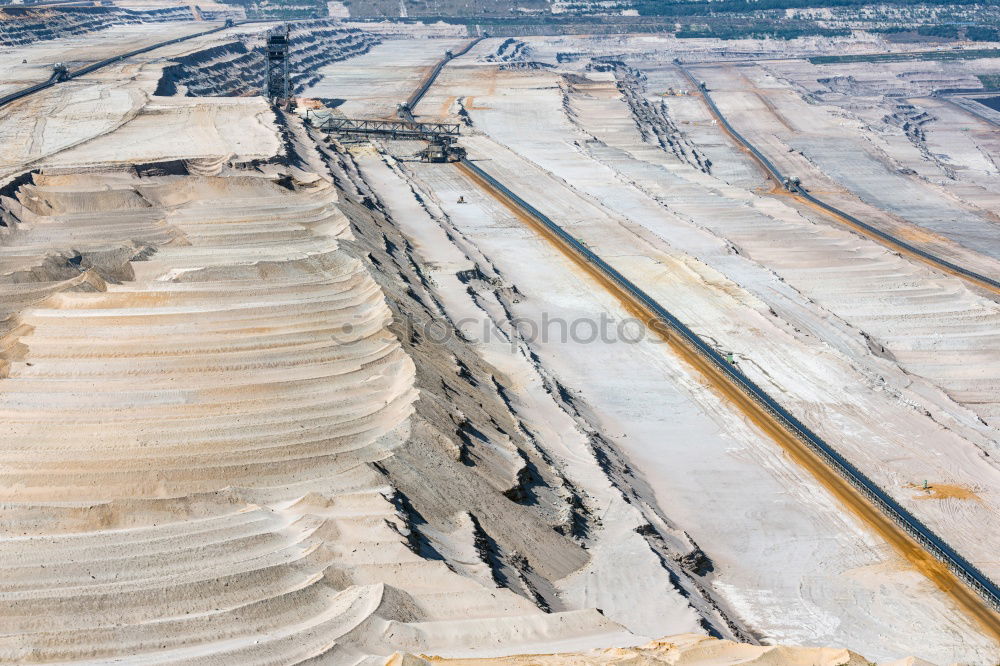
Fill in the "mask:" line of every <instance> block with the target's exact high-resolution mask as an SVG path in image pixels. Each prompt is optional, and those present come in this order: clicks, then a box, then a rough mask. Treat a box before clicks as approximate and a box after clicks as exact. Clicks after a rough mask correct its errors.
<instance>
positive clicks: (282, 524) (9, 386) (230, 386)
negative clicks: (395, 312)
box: [0, 163, 631, 663]
mask: <svg viewBox="0 0 1000 666" xmlns="http://www.w3.org/2000/svg"><path fill="white" fill-rule="evenodd" d="M196 166H200V169H201V170H202V171H209V170H212V169H211V167H212V165H210V164H204V163H203V164H201V165H195V164H191V165H189V168H188V173H187V174H186V175H175V176H157V177H146V178H142V177H138V176H136V175H135V173H134V172H126V171H117V172H110V171H105V172H91V173H86V174H79V173H42V174H38V175H36V176H35V177H34V179H33V182H32V183H30V184H25V185H23V186H22V187H20V188H19V189H18V190H17V193H16V196H15V197H14V198H5V199H4V201H3V204H4V207H5V208H6V210H7V211H8V212H7V215H8V220H9V221H11V223H12V224H11V227H8V233H7V234H6V235H5V237H4V239H3V246H2V250H0V254H2V265H3V266H4V267H5V272H4V275H3V282H2V288H3V292H4V296H5V298H4V303H5V304H8V305H7V306H6V308H7V309H6V311H5V312H4V313H3V314H4V317H5V318H4V329H3V340H4V354H3V355H4V358H5V363H4V366H3V378H2V379H0V382H2V384H3V391H2V393H0V418H2V420H3V422H4V424H5V437H4V444H3V447H2V451H0V455H2V458H3V464H2V473H0V478H2V483H0V486H2V488H3V491H2V500H3V508H2V510H0V524H2V526H3V535H4V536H3V538H2V539H0V553H2V558H0V562H2V565H0V566H2V567H3V569H4V572H3V576H2V579H3V583H2V584H0V599H2V601H3V608H4V610H3V612H2V614H3V622H2V625H3V630H2V632H0V655H2V659H3V660H5V661H8V660H9V661H21V660H26V659H30V660H66V659H80V658H89V659H107V658H111V657H113V656H121V655H137V654H142V655H143V656H144V659H146V660H147V661H151V662H167V661H169V662H180V661H190V660H194V661H198V660H202V659H207V658H211V659H212V660H213V663H230V662H231V663H256V662H258V661H262V660H263V661H267V660H277V661H281V662H290V661H298V660H302V659H306V658H309V657H314V656H317V655H320V654H324V655H327V656H329V657H337V658H342V659H345V660H351V661H355V660H364V659H366V658H367V656H371V655H379V654H382V655H386V654H388V653H389V652H391V651H392V650H393V649H407V650H421V651H423V650H428V649H437V650H445V651H448V650H451V651H452V652H454V648H455V646H458V647H459V648H463V647H467V646H483V645H494V646H495V645H497V644H501V645H504V646H510V645H518V644H521V645H524V646H525V647H526V648H529V649H530V647H532V646H533V645H536V644H544V643H545V641H546V640H552V639H553V638H554V637H558V638H562V639H565V638H568V637H574V636H589V640H590V641H591V644H593V643H592V641H593V639H594V637H600V639H601V640H602V641H609V640H617V641H618V642H621V641H625V642H626V643H627V642H629V641H630V640H631V639H630V638H629V637H628V634H626V633H625V632H623V631H621V630H620V629H619V628H618V627H617V626H616V625H614V624H613V623H610V622H608V621H607V620H605V619H604V618H603V617H602V616H601V615H600V614H598V613H596V612H594V611H578V612H576V613H574V614H571V615H570V616H568V617H567V616H565V615H559V614H556V615H546V614H544V613H542V611H541V610H540V609H539V608H538V606H537V605H535V604H533V603H531V602H529V601H528V600H526V599H524V598H523V597H520V596H518V595H516V594H514V593H512V592H510V591H508V590H506V589H503V588H500V587H498V586H497V585H496V584H495V583H493V581H492V580H490V579H489V578H488V577H487V580H488V581H489V584H486V585H484V584H482V582H480V581H477V580H475V579H474V578H472V577H465V576H460V575H458V574H457V573H455V572H454V571H453V570H452V569H450V568H449V566H447V565H446V564H445V562H444V561H442V558H441V557H437V558H431V557H426V556H424V557H422V556H421V554H420V553H419V545H415V544H414V543H411V542H410V541H409V540H408V538H407V535H408V534H410V533H411V532H410V526H409V523H410V522H411V521H412V520H413V517H412V515H410V513H408V512H412V511H413V508H412V507H411V506H410V505H408V503H407V500H406V498H404V497H402V496H401V495H399V494H398V493H397V492H396V491H395V489H394V488H393V486H392V484H391V483H390V480H389V478H388V477H387V474H386V473H385V472H384V471H383V469H384V468H383V467H382V465H384V464H386V461H387V459H389V458H391V457H392V456H393V452H394V451H395V450H396V449H397V448H399V447H401V446H403V445H404V444H405V443H406V442H407V441H408V440H410V439H412V438H414V435H413V431H414V430H415V429H416V430H423V431H425V432H426V431H427V430H428V428H429V426H428V424H426V423H420V420H419V419H416V420H415V419H414V418H413V414H414V401H415V400H416V398H417V391H416V390H415V388H414V379H415V368H414V364H413V361H412V360H411V359H410V357H409V356H408V355H407V354H406V353H404V351H403V350H402V348H401V346H400V344H399V341H398V340H397V339H396V337H395V336H394V335H393V334H392V333H390V332H389V331H388V330H387V329H386V325H387V323H388V321H389V318H390V314H389V310H388V308H387V306H386V303H385V300H384V298H383V296H382V293H381V291H380V289H379V287H378V286H377V285H376V283H375V282H374V281H373V279H372V278H371V276H370V274H369V273H368V271H367V270H366V268H365V267H364V265H363V264H362V263H361V262H360V261H359V260H358V259H357V258H355V257H353V256H351V255H350V254H349V253H348V252H346V251H345V250H344V249H342V248H341V242H342V241H349V240H350V238H351V234H350V231H349V229H348V221H347V217H345V216H344V215H343V213H341V212H340V211H339V210H338V209H337V208H336V207H335V206H334V205H333V204H334V201H335V196H334V193H333V188H332V187H331V185H330V183H329V182H328V181H326V180H323V179H319V178H316V177H311V178H310V177H309V176H307V175H305V174H299V177H300V178H301V179H302V180H295V181H294V182H291V181H290V180H289V177H288V176H287V175H286V176H285V178H283V179H276V178H271V177H265V176H261V175H260V174H257V175H253V176H250V175H240V174H238V173H237V174H232V175H229V176H227V177H220V176H208V175H197V174H196V173H194V172H196V171H197V170H198V169H195V168H194V167H196ZM217 167H218V165H216V169H215V170H218V168H217ZM345 324H349V325H345ZM431 482H433V481H432V480H431ZM504 501H506V500H504ZM474 520H475V519H474V518H467V522H469V521H474ZM545 529H546V531H547V532H548V534H549V535H551V536H550V537H549V538H548V539H547V540H548V541H550V542H556V541H559V539H558V538H557V535H555V534H554V533H552V532H551V531H549V530H548V529H547V528H545ZM468 530H469V543H468V547H469V548H470V549H471V548H473V543H472V541H473V532H474V528H473V525H472V524H471V522H470V524H469V525H468ZM538 530H539V528H533V527H531V526H530V525H527V526H522V531H523V532H526V533H527V534H528V535H530V536H532V537H534V538H535V539H537V540H539V541H541V542H545V541H546V537H545V536H544V535H539V534H538ZM458 542H459V540H458V539H453V540H452V543H453V544H455V546H454V547H458V546H457V544H458ZM550 547H551V548H555V549H556V550H558V549H559V545H558V544H556V545H554V546H551V545H550ZM562 548H563V550H566V551H567V553H566V554H564V556H563V558H562V560H563V561H564V562H565V563H567V564H572V563H573V562H576V563H582V562H584V561H585V559H586V558H585V557H580V556H579V555H576V556H573V555H572V553H575V552H579V551H578V549H575V548H574V547H572V545H571V544H570V543H569V542H567V543H566V544H565V545H563V546H562ZM538 569H539V570H542V567H541V566H538ZM484 618H488V620H486V619H484ZM585 642H586V641H585ZM460 651H461V650H460ZM466 652H467V653H468V650H466ZM472 654H475V650H474V649H473V650H472ZM372 663H377V662H372Z"/></svg>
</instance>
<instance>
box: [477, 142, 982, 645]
mask: <svg viewBox="0 0 1000 666" xmlns="http://www.w3.org/2000/svg"><path fill="white" fill-rule="evenodd" d="M460 166H461V167H462V168H463V169H465V170H467V172H468V173H470V175H471V176H473V178H474V179H478V180H480V181H481V182H482V183H483V184H485V185H486V186H487V187H488V188H491V189H493V190H494V191H495V192H497V193H499V194H500V195H501V196H502V197H503V198H504V199H506V200H507V201H509V202H510V203H511V204H512V205H513V206H516V207H517V208H518V209H519V210H520V211H523V213H524V214H526V215H528V216H530V218H532V219H533V220H535V221H537V222H538V223H539V224H540V225H541V226H542V227H544V229H545V230H546V231H547V232H548V233H550V234H551V235H552V236H554V237H556V238H557V239H558V241H559V242H561V243H562V244H563V245H564V246H565V247H566V248H568V249H569V250H571V251H572V253H574V254H575V255H576V256H577V257H578V258H580V259H582V260H583V261H584V262H586V264H588V265H589V266H590V267H592V268H593V269H595V271H596V272H598V273H599V274H600V275H601V276H603V277H604V278H606V280H607V281H609V282H611V283H613V284H614V285H615V286H616V287H617V288H618V289H620V290H621V291H623V292H625V293H626V294H627V295H628V296H629V297H630V298H631V299H632V300H634V302H635V303H637V304H639V305H640V306H641V307H642V308H643V310H644V311H645V312H648V313H650V314H651V315H652V316H653V317H655V319H656V321H657V322H658V324H659V326H658V327H657V328H658V329H659V330H661V332H662V330H663V328H665V329H666V331H667V332H668V333H673V334H675V335H676V336H679V338H680V339H681V340H682V341H683V343H684V345H685V346H686V347H688V348H689V349H691V350H693V351H694V352H695V353H696V354H698V355H699V356H701V357H702V358H703V359H704V360H706V361H707V362H708V363H709V364H711V366H712V367H713V369H714V370H715V371H717V372H718V373H721V375H722V376H724V377H725V378H726V380H728V382H729V383H730V384H731V385H732V386H734V387H736V388H737V389H738V390H739V391H740V392H741V393H742V394H743V395H745V396H746V397H748V398H750V399H751V400H752V401H753V402H754V403H755V404H756V405H758V406H760V407H761V408H763V410H764V411H765V412H766V413H767V415H768V416H769V417H770V419H771V420H773V421H774V422H775V423H777V424H778V425H779V426H780V428H781V429H782V430H783V431H784V432H786V433H789V434H791V435H792V436H793V437H794V438H795V439H796V440H798V441H800V442H802V443H803V444H805V445H806V447H808V449H809V450H810V451H811V452H812V453H814V454H815V455H816V456H818V457H819V458H820V459H821V460H822V462H823V463H825V464H826V466H827V467H828V468H831V469H832V470H834V471H835V472H836V473H837V474H838V475H839V476H840V477H841V478H842V479H844V480H846V481H847V482H848V483H849V484H850V485H851V486H852V487H853V488H854V489H856V490H857V491H858V492H859V493H860V494H861V495H862V496H863V497H864V498H865V499H867V500H868V502H869V503H870V504H871V505H872V506H874V507H875V508H877V509H878V510H879V511H880V512H881V514H882V515H883V516H885V517H887V518H888V519H889V520H890V521H891V522H892V523H894V524H896V525H898V526H899V527H901V528H902V529H903V530H904V531H905V533H906V535H907V536H909V537H910V539H912V540H913V541H914V542H916V544H917V545H919V546H920V547H921V548H923V550H924V551H926V552H927V553H929V554H930V555H932V556H933V557H934V558H936V559H937V560H938V561H939V562H941V563H943V564H944V565H945V566H946V567H947V568H948V569H949V570H950V571H951V573H953V574H954V575H955V576H956V577H958V578H959V579H960V580H962V581H963V582H964V583H965V584H966V585H968V587H969V588H971V589H972V590H973V591H975V592H976V593H977V594H978V595H979V597H981V598H982V599H983V600H985V601H986V603H987V605H988V606H989V608H992V609H994V610H997V611H1000V587H998V586H997V585H996V583H994V582H993V581H992V580H991V579H990V578H988V577H987V576H986V575H985V574H984V573H983V572H981V571H980V570H979V569H977V568H976V567H975V566H973V565H972V564H971V563H970V562H969V561H968V560H966V559H965V558H964V557H962V556H961V555H960V554H959V553H958V552H957V551H956V550H955V549H954V548H952V547H951V546H950V545H948V544H947V543H946V542H945V541H944V540H943V539H942V538H941V537H939V536H938V535H937V534H935V533H934V532H933V531H932V530H931V529H930V528H928V527H927V526H926V525H924V524H923V523H922V522H921V521H920V520H918V519H917V518H916V517H915V516H913V515H912V514H911V513H910V512H909V511H907V510H906V509H905V508H903V507H902V506H901V505H900V504H899V503H898V502H896V500H894V499H893V498H892V497H890V496H889V494H888V493H886V492H885V491H884V490H882V489H881V488H880V487H879V486H878V485H877V484H876V483H875V482H874V481H872V480H871V479H869V478H868V477H867V476H866V475H865V474H864V473H862V472H861V471H860V470H859V469H858V468H857V467H855V466H854V465H853V464H851V463H850V462H849V461H848V460H847V459H846V458H844V456H842V455H841V454H840V453H839V452H837V451H836V449H834V447H832V446H831V445H830V444H828V443H827V442H825V441H824V440H823V439H822V438H820V437H819V435H817V434H816V433H814V432H813V431H812V430H810V429H809V428H808V427H807V426H806V425H805V424H803V423H802V422H801V421H799V420H798V419H797V418H796V417H795V416H794V415H792V414H791V413H790V412H789V411H788V410H787V409H785V408H784V407H782V406H781V405H780V404H779V403H778V402H777V401H776V400H775V399H774V398H772V397H771V396H770V395H768V394H767V393H766V392H765V391H764V390H763V389H762V388H760V387H759V386H757V384H756V383H755V382H753V381H752V380H751V379H750V378H748V377H747V376H746V375H744V374H743V373H742V372H741V371H740V370H739V369H737V368H736V367H735V366H733V365H732V364H731V363H728V362H727V361H726V360H725V358H723V357H722V355H721V354H719V352H717V351H716V350H715V349H714V348H713V347H712V346H711V345H709V344H708V343H706V342H705V341H704V340H703V339H702V338H701V337H700V336H699V335H697V334H696V333H694V331H692V330H691V329H690V328H688V327H687V326H686V325H685V324H684V323H683V322H681V321H680V320H679V319H677V317H675V316H674V315H673V314H671V313H670V312H669V311H667V309H666V308H664V307H663V306H662V305H660V304H659V303H658V302H657V301H656V300H654V299H653V298H652V297H651V296H649V295H648V294H647V293H646V292H645V291H643V290H642V289H641V288H639V286H637V285H636V284H635V283H633V282H632V281H631V280H629V279H628V278H626V277H625V276H624V275H622V274H621V273H619V272H618V271H617V270H616V269H614V268H613V267H611V266H610V265H608V263H607V262H605V261H604V260H603V259H601V258H600V257H599V256H597V255H596V254H595V253H594V252H593V251H591V250H590V249H589V248H588V247H587V246H585V245H584V244H583V243H581V242H580V241H579V240H577V239H576V238H575V237H573V236H572V235H571V234H570V233H568V232H567V231H566V230H564V229H563V228H562V227H561V226H559V225H558V224H556V223H555V222H553V221H552V220H551V219H549V218H548V217H547V216H546V215H545V214H544V213H542V212H540V211H539V210H538V209H537V208H535V207H534V206H532V205H531V204H529V203H527V202H526V201H524V200H523V199H522V198H521V197H519V196H518V195H517V194H515V193H514V192H512V191H511V190H510V189H509V188H508V187H507V186H505V185H504V184H503V183H501V182H500V181H498V180H497V179H496V178H494V177H493V176H491V175H490V174H488V173H487V172H486V171H484V170H483V169H481V168H480V167H479V166H477V165H476V164H474V163H473V162H471V161H468V160H463V161H462V162H461V163H460ZM938 582H939V584H942V582H941V581H940V580H939V581H938ZM946 584H947V583H946V582H945V583H943V584H942V585H943V586H944V585H946ZM953 594H954V592H953ZM970 598H972V599H975V597H971V596H970ZM984 610H985V613H980V614H979V616H980V619H982V620H983V621H984V624H991V623H992V624H991V628H992V629H993V630H994V632H996V631H997V629H998V627H1000V618H998V617H997V616H996V615H995V614H994V613H992V612H990V611H989V610H988V609H984Z"/></svg>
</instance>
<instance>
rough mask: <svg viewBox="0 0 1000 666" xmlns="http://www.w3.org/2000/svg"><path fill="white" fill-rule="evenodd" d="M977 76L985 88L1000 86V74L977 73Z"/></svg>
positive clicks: (991, 88)
mask: <svg viewBox="0 0 1000 666" xmlns="http://www.w3.org/2000/svg"><path fill="white" fill-rule="evenodd" d="M976 78H977V79H979V82H980V83H982V84H983V87H984V88H989V89H990V90H993V89H995V88H1000V74H976Z"/></svg>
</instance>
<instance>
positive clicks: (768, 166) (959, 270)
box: [677, 65, 1000, 292]
mask: <svg viewBox="0 0 1000 666" xmlns="http://www.w3.org/2000/svg"><path fill="white" fill-rule="evenodd" d="M677 67H678V69H680V71H681V72H682V73H683V74H684V75H685V76H686V77H687V78H688V80H690V81H691V83H692V85H694V86H695V87H696V88H698V89H699V90H700V91H701V96H702V99H704V100H705V104H707V105H708V108H709V109H710V110H711V112H712V115H713V116H715V119H716V120H717V121H718V122H719V124H720V125H721V126H722V128H723V129H724V130H725V131H726V132H727V133H728V134H729V135H730V136H731V137H733V139H735V140H736V141H737V142H738V143H739V144H740V145H741V146H743V148H745V149H746V150H747V151H748V152H749V153H750V154H751V155H752V156H753V158H754V159H755V160H756V161H757V163H758V164H760V166H761V167H762V168H763V169H764V171H766V172H767V173H768V175H769V176H771V178H773V179H774V181H775V183H776V184H778V185H780V186H781V187H783V188H785V189H786V190H787V191H788V192H790V193H791V194H793V195H794V196H797V197H800V198H801V199H803V200H805V201H808V202H809V203H811V204H813V205H814V206H816V207H818V208H820V209H821V210H823V211H825V212H827V213H829V214H830V215H832V216H833V217H835V218H837V219H839V220H840V221H842V222H846V223H847V224H849V225H851V226H853V227H855V228H856V229H858V230H859V231H861V232H863V233H864V234H866V235H867V236H869V237H873V238H875V239H876V240H879V241H881V242H882V243H883V244H885V245H888V246H889V247H891V248H892V249H894V250H899V251H902V252H904V253H906V254H909V255H911V256H915V257H918V258H920V259H921V260H923V261H924V262H925V263H927V264H930V265H932V266H934V267H935V268H938V269H939V270H943V271H944V272H946V273H950V274H952V275H957V276H959V277H961V278H964V279H966V280H968V281H970V282H972V283H974V284H977V285H978V286H981V287H985V288H987V289H989V290H990V291H994V292H1000V281H997V280H994V279H993V278H990V277H987V276H985V275H982V274H980V273H976V272H975V271H972V270H969V269H968V268H964V267H962V266H959V265H958V264H956V263H953V262H951V261H948V260H947V259H942V258H941V257H938V256H937V255H934V254H931V253H930V252H928V251H926V250H922V249H920V248H919V247H916V246H915V245H913V244H911V243H907V242H906V241H904V240H902V239H900V238H897V237H896V236H893V235H892V234H889V233H886V232H885V231H882V230H881V229H879V228H877V227H874V226H872V225H871V224H868V223H867V222H863V221H861V220H859V219H858V218H856V217H855V216H853V215H851V214H850V213H847V212H844V211H842V210H840V209H839V208H836V207H834V206H831V205H830V204H828V203H826V202H825V201H823V200H821V199H819V198H817V197H815V196H813V195H812V194H810V193H809V192H808V191H806V190H805V189H803V188H802V186H801V184H798V183H789V182H788V181H787V179H786V178H785V176H784V175H783V174H782V173H781V171H779V170H778V168H777V167H776V166H774V164H773V163H772V162H771V161H770V160H769V159H767V157H766V156H765V155H764V154H763V153H762V152H760V151H759V150H758V149H757V147H756V146H754V145H753V144H752V143H751V142H750V141H748V140H747V139H746V137H744V136H743V135H742V134H740V133H739V132H737V131H736V129H735V128H734V127H733V126H732V125H730V124H729V121H728V120H726V117H725V116H724V115H722V111H720V110H719V107H718V106H716V104H715V101H714V100H713V99H712V96H711V95H709V94H708V91H707V90H705V89H704V88H702V87H701V84H700V83H699V81H698V80H697V79H696V78H695V77H694V76H693V75H692V74H691V72H689V71H688V70H687V69H685V68H684V67H683V66H681V65H677Z"/></svg>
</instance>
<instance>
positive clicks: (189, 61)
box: [156, 21, 381, 97]
mask: <svg viewBox="0 0 1000 666" xmlns="http://www.w3.org/2000/svg"><path fill="white" fill-rule="evenodd" d="M265 41H266V37H265V36H263V35H262V34H261V33H244V34H242V35H240V37H239V40H238V41H233V42H229V43H227V44H222V45H220V46H216V47H213V48H210V49H205V50H202V51H198V52H196V53H192V54H190V55H186V56H182V57H180V58H178V59H177V61H176V64H173V65H170V66H168V67H166V68H164V70H163V75H162V78H161V79H160V83H159V86H158V87H157V89H156V94H157V95H177V94H184V95H190V96H194V97H204V96H213V95H214V96H220V95H221V96H241V95H257V94H260V91H261V90H262V88H263V86H264V79H265V77H266V70H265V68H264V67H262V66H261V63H262V62H263V57H264V55H263V54H264V43H265ZM380 41H381V40H380V39H379V38H378V37H377V36H376V35H375V34H373V33H370V32H364V31H361V30H359V29H357V28H344V27H343V26H341V25H340V24H339V23H337V22H334V21H329V22H311V23H308V24H295V25H293V27H292V31H291V33H290V46H289V53H290V60H289V71H290V73H291V80H292V90H293V92H301V91H302V90H304V89H305V88H307V87H309V86H311V85H313V84H314V83H316V81H318V80H319V78H320V76H319V75H318V74H317V69H318V68H320V67H322V66H323V65H328V64H330V63H332V62H339V61H342V60H346V59H348V58H352V57H355V56H359V55H362V54H364V53H367V52H368V50H369V49H371V47H372V46H374V45H375V44H378V43H379V42H380Z"/></svg>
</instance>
